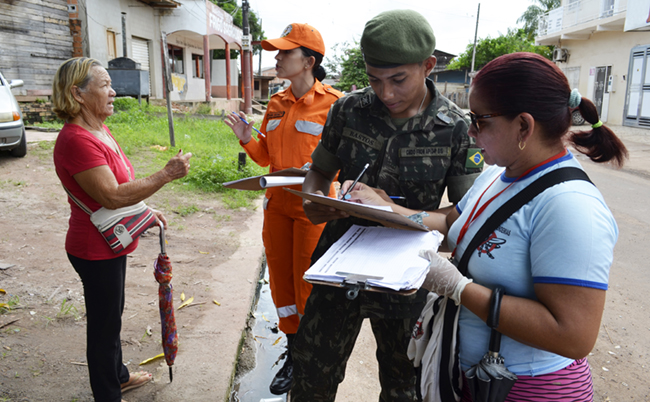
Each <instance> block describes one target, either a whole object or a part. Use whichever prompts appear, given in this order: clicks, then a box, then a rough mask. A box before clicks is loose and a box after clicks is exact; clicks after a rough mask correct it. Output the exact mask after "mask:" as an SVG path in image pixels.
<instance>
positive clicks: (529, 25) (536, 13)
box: [517, 0, 562, 39]
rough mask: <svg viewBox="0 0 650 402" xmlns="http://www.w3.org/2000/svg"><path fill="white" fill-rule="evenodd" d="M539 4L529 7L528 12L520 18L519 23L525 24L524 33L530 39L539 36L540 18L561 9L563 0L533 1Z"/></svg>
mask: <svg viewBox="0 0 650 402" xmlns="http://www.w3.org/2000/svg"><path fill="white" fill-rule="evenodd" d="M533 1H534V2H535V3H537V4H533V5H531V6H528V8H527V9H526V11H524V13H523V14H522V15H521V17H519V19H518V20H517V23H520V22H523V23H524V31H526V33H527V34H528V37H529V38H530V39H533V38H534V37H535V35H537V24H538V22H539V18H540V17H541V16H542V15H544V14H546V13H548V12H549V11H551V10H553V9H554V8H558V7H560V5H561V4H562V0H533Z"/></svg>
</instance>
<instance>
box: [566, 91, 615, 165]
mask: <svg viewBox="0 0 650 402" xmlns="http://www.w3.org/2000/svg"><path fill="white" fill-rule="evenodd" d="M578 110H580V114H581V115H582V117H583V118H584V119H585V121H587V122H588V123H589V124H591V126H592V128H591V130H586V131H571V132H569V137H568V140H569V142H571V143H572V144H573V145H574V146H575V148H576V149H577V150H578V151H580V152H581V153H583V154H585V155H587V156H588V157H589V159H591V160H592V161H594V162H598V163H603V162H608V161H610V160H613V159H615V164H616V165H617V166H619V167H620V166H623V162H624V159H625V158H627V157H628V152H627V148H626V147H625V145H624V144H623V142H622V141H621V140H620V139H619V138H618V137H617V136H616V134H614V132H613V131H612V130H611V129H610V128H609V127H607V126H605V125H604V124H603V123H602V122H601V121H600V119H599V118H598V110H596V106H595V105H594V104H593V102H592V101H590V100H589V99H587V98H582V99H581V100H580V104H579V105H578Z"/></svg>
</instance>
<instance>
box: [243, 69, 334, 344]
mask: <svg viewBox="0 0 650 402" xmlns="http://www.w3.org/2000/svg"><path fill="white" fill-rule="evenodd" d="M342 96H343V94H342V93H341V92H339V91H337V90H335V89H334V88H332V87H331V86H329V85H327V84H322V83H321V82H320V81H318V80H316V82H315V83H314V85H313V86H312V87H311V89H310V90H309V91H308V92H307V93H306V94H305V95H304V96H302V97H301V98H300V99H296V98H295V97H294V96H293V93H292V92H291V87H289V88H288V89H287V90H284V91H282V92H279V93H277V94H275V95H273V96H272V97H271V100H270V102H269V105H268V107H267V110H266V114H265V115H264V120H263V121H262V125H261V128H260V131H261V132H263V133H264V134H265V135H266V137H261V136H260V137H258V141H255V139H251V140H250V141H249V142H248V143H247V144H243V143H242V142H241V141H240V144H241V146H242V147H243V148H244V149H245V150H246V153H247V154H248V155H249V156H250V157H251V159H253V161H255V163H257V164H258V165H260V166H268V165H269V164H270V165H271V168H270V171H271V172H275V171H277V170H282V169H287V168H290V167H297V168H300V167H302V166H303V165H304V164H305V163H307V162H311V153H312V152H313V150H314V148H316V145H318V142H319V141H320V138H321V133H322V132H323V127H324V126H325V122H326V120H327V113H328V112H329V110H330V106H331V105H332V103H334V102H335V101H336V100H337V99H338V98H340V97H342ZM291 188H294V189H297V190H300V189H301V186H300V185H298V186H291ZM334 195H335V193H334V188H333V187H332V188H330V194H329V196H330V197H333V196H334ZM324 227H325V224H324V223H323V224H321V225H314V224H312V223H311V222H310V221H309V220H308V219H307V217H306V216H305V213H304V211H303V209H302V198H300V197H298V196H295V195H293V194H291V193H289V192H287V191H284V190H283V189H282V187H271V188H268V189H267V190H266V195H265V199H264V228H263V230H262V239H263V241H264V248H265V250H266V262H267V266H268V269H269V285H270V288H271V297H272V298H273V303H274V304H275V308H276V309H277V312H278V317H279V318H280V325H279V327H280V330H281V331H282V332H284V333H285V334H295V333H296V331H297V330H298V323H299V321H300V317H301V316H302V315H303V314H304V312H305V303H306V302H307V297H309V293H310V292H311V285H310V284H309V283H307V282H305V281H304V280H303V279H302V276H303V274H304V273H305V271H306V270H307V269H308V268H309V265H310V263H311V254H312V252H313V251H314V248H316V243H317V242H318V239H319V238H320V235H321V232H322V231H323V229H324Z"/></svg>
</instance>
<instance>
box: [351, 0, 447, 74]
mask: <svg viewBox="0 0 650 402" xmlns="http://www.w3.org/2000/svg"><path fill="white" fill-rule="evenodd" d="M360 44H361V52H362V53H363V57H364V60H365V61H366V63H367V64H369V65H371V66H373V67H383V68H390V67H396V66H399V65H402V64H412V63H420V62H422V61H424V60H426V59H427V58H428V57H431V56H432V55H433V52H434V50H436V37H435V36H434V35H433V29H431V25H429V22H428V21H427V20H426V18H424V17H423V16H422V14H420V13H418V12H417V11H413V10H391V11H386V12H383V13H381V14H379V15H377V16H376V17H375V18H373V19H371V20H370V21H368V22H367V23H366V27H365V28H364V29H363V34H362V35H361V43H360Z"/></svg>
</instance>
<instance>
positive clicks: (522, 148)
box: [519, 140, 526, 151]
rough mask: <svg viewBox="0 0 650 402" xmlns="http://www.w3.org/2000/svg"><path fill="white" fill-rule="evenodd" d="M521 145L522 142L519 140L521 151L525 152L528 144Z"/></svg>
mask: <svg viewBox="0 0 650 402" xmlns="http://www.w3.org/2000/svg"><path fill="white" fill-rule="evenodd" d="M521 144H522V141H521V140H519V149H520V150H521V151H523V150H524V148H526V143H525V142H524V143H523V144H524V145H521Z"/></svg>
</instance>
